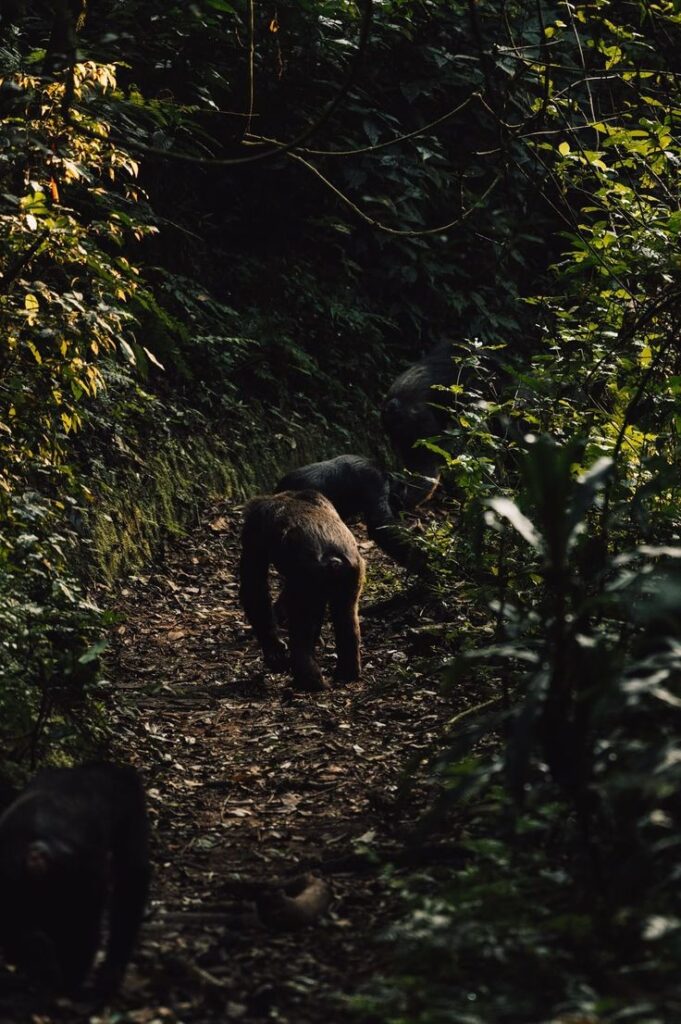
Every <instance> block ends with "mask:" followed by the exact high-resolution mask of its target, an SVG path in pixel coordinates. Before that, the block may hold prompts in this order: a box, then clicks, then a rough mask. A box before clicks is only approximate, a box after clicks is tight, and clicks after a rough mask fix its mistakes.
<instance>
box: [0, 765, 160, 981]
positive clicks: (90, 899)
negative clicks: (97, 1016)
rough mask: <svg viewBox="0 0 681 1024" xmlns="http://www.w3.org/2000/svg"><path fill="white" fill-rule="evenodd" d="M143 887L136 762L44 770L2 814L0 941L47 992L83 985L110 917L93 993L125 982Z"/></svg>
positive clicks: (144, 837)
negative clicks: (122, 764)
mask: <svg viewBox="0 0 681 1024" xmlns="http://www.w3.org/2000/svg"><path fill="white" fill-rule="evenodd" d="M148 885H149V852H148V824H147V814H146V808H145V799H144V790H143V788H142V784H141V782H140V779H139V776H138V775H137V772H136V771H135V770H134V769H133V768H129V767H123V766H118V765H113V764H107V763H97V764H91V765H84V766H82V767H79V768H48V769H45V770H44V771H42V772H39V774H38V775H36V777H35V778H34V779H33V780H32V781H31V782H30V783H29V784H28V786H27V787H26V788H25V789H24V790H23V792H22V793H21V794H20V795H19V796H18V797H17V798H16V800H14V801H13V803H11V804H10V806H9V807H8V808H7V809H6V810H5V811H4V813H3V814H2V816H1V817H0V900H1V904H0V945H1V946H2V949H3V951H4V954H5V956H6V957H7V959H8V960H9V961H10V962H11V963H15V964H17V965H18V966H20V967H22V968H24V969H25V970H26V971H27V972H28V973H29V975H30V976H31V977H32V978H33V979H34V981H37V982H38V983H39V984H40V985H41V986H42V987H44V988H46V989H48V990H50V991H51V992H57V993H59V992H61V993H68V994H71V993H74V992H76V991H77V990H78V988H79V987H80V986H81V985H82V984H83V982H84V981H85V979H86V977H87V975H88V972H89V971H90V968H91V967H92V964H93V961H94V958H95V954H96V953H97V950H98V948H99V945H100V939H101V933H102V924H103V918H104V914H105V911H106V913H107V918H108V925H107V926H108V941H107V948H106V959H105V961H104V963H103V965H102V967H101V969H100V971H99V972H98V978H97V990H98V993H99V994H100V995H102V996H106V995H110V994H112V993H113V992H114V991H115V989H116V988H117V987H118V985H119V983H120V981H121V980H122V977H123V974H124V972H125V968H126V966H127V963H128V961H129V959H130V956H131V953H132V950H133V946H134V944H135V940H136V938H137V933H138V931H139V927H140V923H141V921H142V914H143V911H144V904H145V900H146V896H147V889H148Z"/></svg>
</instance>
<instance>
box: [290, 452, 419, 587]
mask: <svg viewBox="0 0 681 1024" xmlns="http://www.w3.org/2000/svg"><path fill="white" fill-rule="evenodd" d="M276 490H277V492H281V491H301V490H312V491H319V493H320V494H323V495H324V497H325V498H328V499H329V501H330V502H331V504H332V505H333V506H334V508H335V509H336V511H337V512H338V515H339V516H340V517H341V519H342V520H343V521H344V522H346V523H347V522H350V521H352V520H353V519H361V520H362V521H363V522H364V523H365V524H366V527H367V532H368V534H369V537H370V538H371V540H373V541H374V543H376V544H377V545H378V547H380V548H381V549H382V550H383V551H385V553H386V554H387V555H389V556H390V557H391V558H393V559H394V560H395V561H396V562H397V563H398V564H399V565H403V566H405V567H406V568H407V569H410V570H412V571H418V570H419V569H421V568H423V566H424V564H425V555H424V554H423V552H422V551H421V550H420V549H419V548H418V547H417V546H416V545H415V544H414V542H413V540H411V539H410V538H409V536H408V531H407V530H406V529H405V528H404V527H403V526H401V525H400V524H399V522H398V520H397V513H398V512H399V511H400V510H401V509H403V508H405V507H407V506H408V504H409V500H410V498H411V497H412V496H415V493H416V490H417V488H414V491H413V494H412V491H411V490H410V485H409V484H408V483H405V482H404V481H403V480H401V479H400V478H399V477H397V476H395V474H392V473H388V472H387V471H386V470H384V469H379V467H378V466H376V465H374V463H373V462H371V461H370V460H369V459H365V458H364V457H363V456H362V455H337V456H336V457H335V458H333V459H325V460H324V461H323V462H311V463H309V464H308V465H307V466H300V467H299V468H298V469H294V470H292V471H291V472H290V473H287V474H286V476H285V477H283V479H281V480H280V481H279V483H278V484H277V487H276Z"/></svg>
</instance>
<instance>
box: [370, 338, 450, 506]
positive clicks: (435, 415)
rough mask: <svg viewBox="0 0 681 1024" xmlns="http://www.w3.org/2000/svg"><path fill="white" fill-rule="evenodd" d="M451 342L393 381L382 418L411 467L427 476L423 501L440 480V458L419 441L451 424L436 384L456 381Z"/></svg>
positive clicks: (398, 452)
mask: <svg viewBox="0 0 681 1024" xmlns="http://www.w3.org/2000/svg"><path fill="white" fill-rule="evenodd" d="M453 354H454V350H453V348H452V344H451V342H442V343H441V344H440V345H437V346H436V348H434V349H432V351H430V352H428V353H427V354H426V355H425V356H424V357H423V359H420V360H419V362H418V363H414V364H413V366H409V367H408V368H407V369H406V370H405V371H404V373H401V374H400V375H399V377H398V378H397V379H396V380H395V381H393V383H392V385H391V386H390V390H389V391H388V394H387V395H386V399H385V402H384V403H383V408H382V410H381V418H382V420H383V425H384V427H385V429H386V432H387V434H388V437H389V438H390V440H391V442H392V445H393V447H394V448H395V450H396V452H397V454H398V455H399V456H400V458H401V459H402V461H403V463H404V465H405V466H406V467H407V469H410V470H411V471H412V472H413V473H419V474H420V475H421V477H422V478H424V484H423V494H422V496H421V498H420V501H426V500H427V499H428V498H429V497H430V496H431V495H432V494H433V492H434V491H435V489H436V488H437V485H438V483H439V481H440V460H439V458H438V456H437V455H435V454H434V453H433V452H431V451H429V450H428V449H427V448H424V447H422V446H418V447H416V448H415V447H414V445H415V444H416V442H417V441H420V440H422V439H423V438H427V437H436V436H437V435H438V434H441V433H442V431H443V430H444V428H445V425H446V423H447V413H446V410H444V409H440V408H437V405H438V402H439V401H440V400H441V399H440V396H439V395H438V393H437V391H433V385H435V384H441V385H444V386H445V387H446V386H448V385H450V384H453V383H455V381H456V368H455V366H454V363H453V361H452V356H453Z"/></svg>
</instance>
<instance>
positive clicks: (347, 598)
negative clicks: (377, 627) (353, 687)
mask: <svg viewBox="0 0 681 1024" xmlns="http://www.w3.org/2000/svg"><path fill="white" fill-rule="evenodd" d="M363 582H364V571H363V567H362V571H361V572H358V574H357V575H356V576H354V577H350V578H348V577H347V576H346V577H344V578H343V579H342V580H340V579H339V580H337V581H335V582H334V587H333V589H332V591H331V596H330V599H329V606H330V610H331V621H332V622H333V629H334V633H335V635H336V651H337V653H338V663H337V665H336V672H335V678H336V679H337V680H338V682H346V683H349V682H354V681H355V680H356V679H359V677H360V675H361V672H362V663H361V658H360V650H359V644H360V633H359V614H358V604H359V595H360V594H361V592H362V584H363Z"/></svg>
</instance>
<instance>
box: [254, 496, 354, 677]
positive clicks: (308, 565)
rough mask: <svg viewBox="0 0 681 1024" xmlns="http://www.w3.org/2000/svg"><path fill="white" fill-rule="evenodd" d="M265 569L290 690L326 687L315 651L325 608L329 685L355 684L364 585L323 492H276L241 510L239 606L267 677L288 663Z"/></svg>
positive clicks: (347, 536) (350, 540) (346, 535)
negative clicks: (272, 576)
mask: <svg viewBox="0 0 681 1024" xmlns="http://www.w3.org/2000/svg"><path fill="white" fill-rule="evenodd" d="M270 565H273V566H274V567H275V569H277V570H278V572H279V573H280V575H281V578H282V593H281V596H280V598H279V601H281V603H282V605H283V610H284V613H285V616H286V620H287V623H288V630H289V641H290V647H291V658H290V664H291V668H292V671H293V683H294V686H295V687H296V689H299V690H306V691H314V690H323V689H326V684H325V683H324V680H323V679H322V674H321V670H320V668H319V665H318V664H317V661H316V659H315V653H314V652H315V646H316V644H317V641H318V640H319V634H320V632H321V628H322V623H323V621H324V615H325V611H326V607H327V605H328V606H329V611H330V614H331V621H332V623H333V628H334V632H335V635H336V651H337V653H338V662H337V665H336V679H337V680H338V681H339V682H351V681H353V680H355V679H359V676H360V671H361V664H360V653H359V642H360V636H359V618H358V612H357V604H358V601H359V596H360V594H361V591H362V585H363V583H364V560H363V559H362V557H361V555H360V553H359V550H358V548H357V542H356V541H355V538H354V537H353V535H352V534H351V533H350V531H349V530H348V528H347V526H346V525H345V523H344V522H343V521H342V520H341V518H340V516H339V515H338V513H337V512H336V510H335V508H334V507H333V505H332V504H331V502H330V501H328V500H327V499H326V498H325V497H324V496H323V495H322V494H318V493H317V492H316V491H283V492H282V493H280V494H272V495H265V496H263V497H260V498H255V499H254V500H253V501H251V502H249V504H248V505H247V507H246V513H245V519H244V528H243V534H242V549H241V565H240V575H241V588H240V595H241V602H242V604H243V607H244V611H245V612H246V618H247V619H248V621H249V622H250V623H251V625H252V626H253V629H254V630H255V633H256V636H257V638H258V640H259V642H260V646H261V647H262V651H263V657H264V659H265V664H266V665H267V667H268V668H269V669H270V670H272V671H273V672H281V671H283V670H284V669H285V668H287V667H288V663H289V661H288V657H287V652H286V647H285V645H284V643H283V641H282V640H281V638H280V637H279V633H278V630H277V623H276V619H275V614H274V609H273V607H272V597H271V594H270V587H269V580H268V569H269V566H270ZM277 603H279V602H277Z"/></svg>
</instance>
